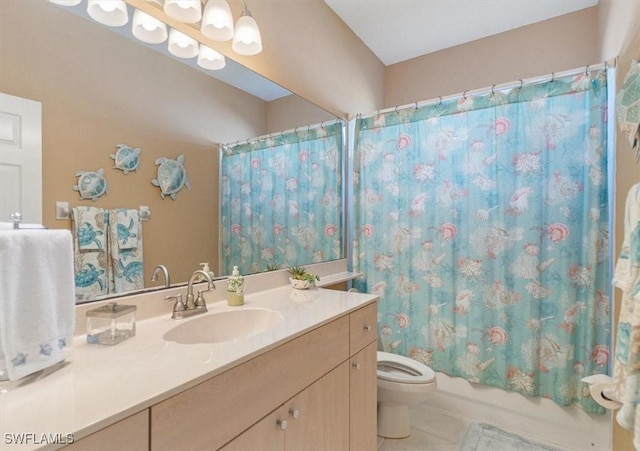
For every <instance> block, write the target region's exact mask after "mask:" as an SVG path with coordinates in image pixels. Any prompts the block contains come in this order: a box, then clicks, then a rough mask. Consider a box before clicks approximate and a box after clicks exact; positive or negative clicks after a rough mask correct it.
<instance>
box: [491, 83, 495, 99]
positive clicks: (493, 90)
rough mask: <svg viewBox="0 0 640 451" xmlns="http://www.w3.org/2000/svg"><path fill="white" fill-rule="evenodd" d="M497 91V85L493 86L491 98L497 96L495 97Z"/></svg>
mask: <svg viewBox="0 0 640 451" xmlns="http://www.w3.org/2000/svg"><path fill="white" fill-rule="evenodd" d="M495 89H496V85H493V86H492V87H491V97H493V96H495V95H496V91H495Z"/></svg>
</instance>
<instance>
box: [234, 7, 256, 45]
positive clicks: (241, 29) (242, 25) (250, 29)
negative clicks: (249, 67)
mask: <svg viewBox="0 0 640 451" xmlns="http://www.w3.org/2000/svg"><path fill="white" fill-rule="evenodd" d="M231 48H232V49H233V51H234V52H236V53H238V54H240V55H255V54H257V53H260V52H261V51H262V38H261V37H260V29H259V28H258V24H257V23H256V21H255V20H254V19H253V17H251V14H250V13H249V11H246V10H245V12H244V13H243V14H242V16H241V17H240V18H239V19H238V22H237V23H236V33H235V35H234V36H233V43H232V44H231Z"/></svg>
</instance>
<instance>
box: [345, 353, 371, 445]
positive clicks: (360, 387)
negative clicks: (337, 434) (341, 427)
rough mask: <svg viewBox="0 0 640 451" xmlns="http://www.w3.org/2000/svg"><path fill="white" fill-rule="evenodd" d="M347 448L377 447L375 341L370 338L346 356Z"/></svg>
mask: <svg viewBox="0 0 640 451" xmlns="http://www.w3.org/2000/svg"><path fill="white" fill-rule="evenodd" d="M350 361H351V367H350V369H351V374H350V375H349V393H350V397H349V419H350V425H349V426H350V427H349V449H351V450H353V451H360V450H375V449H376V447H377V427H378V425H377V420H376V409H377V394H378V378H377V374H376V368H377V365H378V349H377V343H376V342H375V341H374V342H372V343H370V344H369V345H367V346H366V347H365V348H364V349H363V350H361V351H360V352H358V353H357V354H355V355H354V356H353V357H351V359H350Z"/></svg>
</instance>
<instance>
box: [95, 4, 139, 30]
mask: <svg viewBox="0 0 640 451" xmlns="http://www.w3.org/2000/svg"><path fill="white" fill-rule="evenodd" d="M87 14H89V17H91V18H92V19H93V20H95V21H96V22H100V23H101V24H103V25H108V26H110V27H121V26H123V25H125V24H126V23H127V22H128V21H129V13H128V12H127V5H126V3H125V2H124V1H123V0H89V2H88V3H87Z"/></svg>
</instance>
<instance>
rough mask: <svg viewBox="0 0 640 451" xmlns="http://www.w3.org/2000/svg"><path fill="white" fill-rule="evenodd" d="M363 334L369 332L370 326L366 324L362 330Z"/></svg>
mask: <svg viewBox="0 0 640 451" xmlns="http://www.w3.org/2000/svg"><path fill="white" fill-rule="evenodd" d="M362 329H363V330H364V331H365V332H371V326H369V325H368V324H367V325H366V326H364V327H363V328H362Z"/></svg>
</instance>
